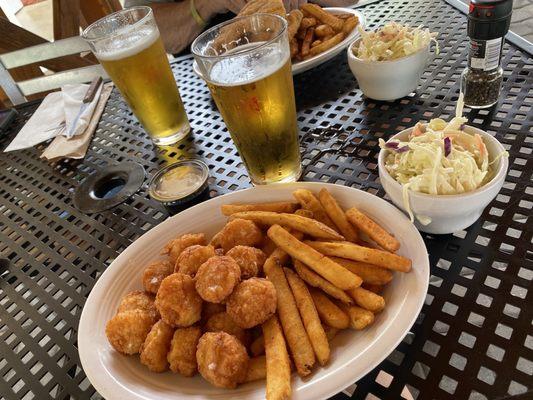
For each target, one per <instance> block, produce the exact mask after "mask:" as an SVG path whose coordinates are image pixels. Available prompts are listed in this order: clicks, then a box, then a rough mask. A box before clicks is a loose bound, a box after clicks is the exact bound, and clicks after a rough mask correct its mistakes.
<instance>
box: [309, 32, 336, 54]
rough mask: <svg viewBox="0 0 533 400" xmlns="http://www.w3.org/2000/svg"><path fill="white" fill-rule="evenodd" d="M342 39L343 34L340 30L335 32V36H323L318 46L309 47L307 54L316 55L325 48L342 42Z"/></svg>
mask: <svg viewBox="0 0 533 400" xmlns="http://www.w3.org/2000/svg"><path fill="white" fill-rule="evenodd" d="M326 39H327V40H326ZM343 39H344V34H343V33H342V32H340V33H337V34H336V35H335V36H333V37H332V38H329V39H328V38H327V37H325V38H324V40H323V41H322V43H320V44H319V45H318V46H315V47H313V48H311V50H310V51H309V55H310V56H316V55H317V54H320V53H323V52H325V51H326V50H328V49H330V48H332V47H333V46H335V45H337V44H339V43H340V42H342V40H343Z"/></svg>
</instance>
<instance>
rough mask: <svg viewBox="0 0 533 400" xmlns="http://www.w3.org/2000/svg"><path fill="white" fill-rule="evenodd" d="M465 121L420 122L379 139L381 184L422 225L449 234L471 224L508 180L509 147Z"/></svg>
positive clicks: (399, 205) (396, 202) (423, 227)
mask: <svg viewBox="0 0 533 400" xmlns="http://www.w3.org/2000/svg"><path fill="white" fill-rule="evenodd" d="M465 121H466V120H465V119H464V118H459V117H456V118H454V119H452V121H451V122H450V123H446V122H445V121H443V120H440V119H438V120H432V121H430V122H429V124H421V123H418V124H416V125H415V126H414V127H411V128H408V129H406V130H404V131H402V132H400V133H398V134H397V135H394V136H392V137H391V138H390V139H389V140H388V141H387V142H386V143H385V142H383V141H381V143H380V146H381V151H380V153H379V157H378V168H379V178H380V181H381V184H382V185H383V188H384V189H385V191H386V193H387V195H388V196H389V197H390V198H391V200H392V202H393V203H394V204H395V205H396V206H397V207H398V208H400V209H402V210H403V211H405V212H406V213H407V214H409V216H410V217H411V220H412V221H413V222H414V223H415V225H416V227H417V228H418V229H419V230H420V231H423V232H427V233H432V234H449V233H454V232H457V231H460V230H463V229H465V228H467V227H469V226H470V225H472V224H473V223H474V222H475V221H476V220H477V219H478V218H479V217H480V216H481V214H482V213H483V210H484V209H485V207H486V206H487V205H488V204H489V203H490V202H491V201H492V200H493V199H494V198H495V197H496V195H497V194H498V192H499V191H500V189H501V188H502V186H503V183H504V181H505V176H506V175H507V169H508V167H509V162H508V159H507V157H506V155H507V152H506V151H505V148H504V147H503V146H502V144H501V143H500V142H499V141H498V140H497V139H496V138H494V137H493V136H491V135H489V134H488V133H487V132H485V131H482V130H481V129H478V128H475V127H472V126H468V125H465V124H464V122H465ZM439 125H440V126H439ZM432 128H433V129H432Z"/></svg>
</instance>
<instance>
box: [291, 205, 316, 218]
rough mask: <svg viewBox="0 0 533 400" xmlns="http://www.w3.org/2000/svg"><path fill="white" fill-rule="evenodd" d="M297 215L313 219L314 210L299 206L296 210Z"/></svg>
mask: <svg viewBox="0 0 533 400" xmlns="http://www.w3.org/2000/svg"><path fill="white" fill-rule="evenodd" d="M294 213H295V214H296V215H299V216H301V217H306V218H311V219H313V211H310V210H304V209H303V208H299V209H298V210H296V211H295V212H294Z"/></svg>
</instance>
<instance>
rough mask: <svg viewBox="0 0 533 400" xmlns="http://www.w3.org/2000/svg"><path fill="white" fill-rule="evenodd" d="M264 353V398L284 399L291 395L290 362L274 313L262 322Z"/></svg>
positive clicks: (271, 399)
mask: <svg viewBox="0 0 533 400" xmlns="http://www.w3.org/2000/svg"><path fill="white" fill-rule="evenodd" d="M263 336H264V337H265V354H266V398H267V400H285V399H288V398H289V397H290V396H291V364H290V360H289V353H288V352H287V346H286V345H285V339H284V338H283V332H282V331H281V327H280V325H279V322H278V318H277V317H276V316H275V315H274V316H273V317H271V318H270V319H269V320H268V321H266V322H265V323H263Z"/></svg>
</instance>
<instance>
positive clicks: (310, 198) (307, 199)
mask: <svg viewBox="0 0 533 400" xmlns="http://www.w3.org/2000/svg"><path fill="white" fill-rule="evenodd" d="M292 195H293V196H294V197H295V198H296V200H298V202H299V203H300V205H301V206H302V208H303V209H305V210H310V211H312V212H313V217H314V218H315V219H316V220H318V221H320V222H322V223H323V224H325V225H327V226H329V227H330V228H331V229H335V230H336V229H337V227H336V226H335V224H334V223H333V221H332V220H331V219H330V218H329V217H328V214H327V213H326V210H324V207H322V204H320V202H319V201H318V199H317V198H316V197H315V195H314V194H313V193H311V191H309V190H306V189H298V190H296V191H294V192H293V194H292Z"/></svg>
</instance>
